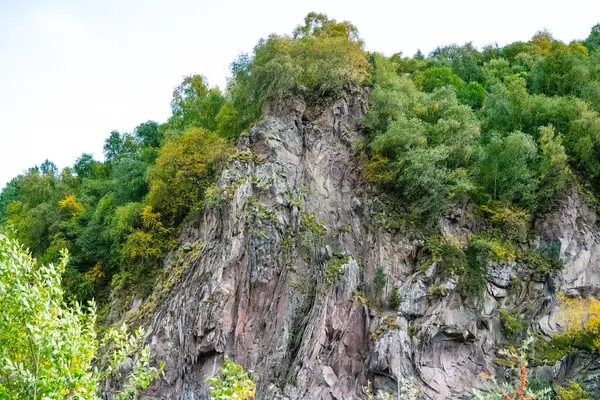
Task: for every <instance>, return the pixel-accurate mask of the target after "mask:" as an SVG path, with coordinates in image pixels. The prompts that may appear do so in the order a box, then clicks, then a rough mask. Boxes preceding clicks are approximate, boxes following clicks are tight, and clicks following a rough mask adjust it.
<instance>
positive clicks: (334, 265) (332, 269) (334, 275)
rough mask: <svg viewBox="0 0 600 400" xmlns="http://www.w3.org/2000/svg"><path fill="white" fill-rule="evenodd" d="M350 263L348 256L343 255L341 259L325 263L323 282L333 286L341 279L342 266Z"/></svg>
mask: <svg viewBox="0 0 600 400" xmlns="http://www.w3.org/2000/svg"><path fill="white" fill-rule="evenodd" d="M349 261H350V256H349V255H345V256H343V257H341V258H340V257H334V258H332V259H331V260H329V262H328V263H327V267H325V281H326V282H327V284H329V285H333V284H334V283H336V282H338V281H339V280H340V279H342V275H343V274H344V265H345V264H347V263H348V262H349Z"/></svg>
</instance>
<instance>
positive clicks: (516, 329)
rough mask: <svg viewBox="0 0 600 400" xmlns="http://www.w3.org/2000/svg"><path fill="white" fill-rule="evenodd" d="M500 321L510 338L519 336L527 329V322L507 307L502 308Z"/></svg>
mask: <svg viewBox="0 0 600 400" xmlns="http://www.w3.org/2000/svg"><path fill="white" fill-rule="evenodd" d="M499 316H500V322H501V323H502V327H503V328H504V330H505V331H506V333H507V335H508V337H509V338H515V337H518V336H519V335H520V334H521V333H523V332H524V331H525V328H526V326H525V324H524V323H523V322H522V321H521V320H520V319H519V318H518V317H517V316H515V315H514V314H513V313H511V312H510V311H509V310H507V309H506V308H502V309H500V313H499Z"/></svg>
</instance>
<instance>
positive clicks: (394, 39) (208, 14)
mask: <svg viewBox="0 0 600 400" xmlns="http://www.w3.org/2000/svg"><path fill="white" fill-rule="evenodd" d="M310 11H317V12H324V13H326V14H328V16H329V17H331V18H335V19H337V20H349V21H351V22H353V23H354V24H355V25H356V26H357V27H358V29H359V32H360V34H361V36H362V37H363V39H364V40H365V42H366V44H367V47H368V49H369V50H375V51H382V52H384V53H386V54H388V55H389V54H392V53H394V52H397V51H402V52H403V53H404V54H405V55H412V54H414V52H415V51H416V50H417V49H418V48H420V49H421V50H422V51H423V52H424V53H428V52H429V51H431V50H432V49H433V48H435V47H437V46H438V45H445V44H452V43H459V44H462V43H464V42H466V41H473V42H474V44H475V45H477V46H479V47H481V46H483V45H485V44H488V43H492V42H497V43H498V44H500V45H504V44H506V43H510V42H512V41H515V40H527V39H529V38H530V37H531V36H532V35H533V34H534V33H535V32H536V31H538V30H540V29H543V28H547V29H548V30H550V31H551V32H552V33H553V34H554V36H555V37H557V38H559V39H561V40H564V41H570V40H572V39H581V38H585V37H587V35H588V34H589V31H590V28H591V27H592V26H593V25H594V24H596V23H597V22H599V21H600V1H598V0H570V1H568V2H567V1H557V0H504V1H493V2H492V1H488V0H410V1H406V0H395V1H380V0H369V1H366V0H358V1H356V0H345V1H329V0H301V1H298V0H296V1H285V0H277V1H269V0H237V1H233V0H212V1H206V0H204V1H202V0H196V1H193V0H163V1H157V0H96V1H88V0H71V1H68V0H40V1H34V0H0V187H2V186H3V185H4V183H5V182H8V181H9V180H10V179H11V178H12V177H13V176H15V175H17V174H19V173H21V172H23V171H24V170H25V169H27V168H29V167H31V166H33V165H35V164H40V163H41V162H43V160H44V159H46V158H48V159H50V160H51V161H54V162H55V163H56V164H57V165H58V167H59V168H63V167H65V166H67V165H70V164H72V163H73V161H74V160H75V159H76V158H77V157H78V156H79V155H80V154H81V153H83V152H88V153H93V154H94V156H95V157H96V158H102V146H103V143H104V139H105V138H106V137H107V136H108V134H109V132H110V131H111V130H113V129H117V130H119V131H121V132H127V131H131V130H132V129H133V128H134V127H135V126H136V125H137V124H139V123H141V122H145V121H147V120H150V119H152V120H155V121H158V122H163V121H164V120H166V118H167V117H168V115H169V112H170V107H169V102H170V100H171V94H172V91H173V88H174V87H175V86H177V85H178V84H179V82H180V81H181V78H182V77H183V76H184V75H188V74H193V73H201V74H204V75H205V76H206V77H208V79H209V81H210V82H211V84H214V85H219V86H220V87H223V86H224V84H225V78H226V77H227V75H228V66H229V63H230V62H231V61H232V60H233V59H234V58H236V57H237V55H238V54H239V53H240V52H249V51H251V50H252V47H253V46H254V44H255V43H256V42H257V40H258V39H259V38H261V37H265V36H267V35H268V34H269V33H273V32H275V33H290V32H291V31H292V30H293V28H294V27H295V26H296V25H298V24H300V23H301V22H302V19H303V18H304V16H305V15H306V14H307V13H308V12H310Z"/></svg>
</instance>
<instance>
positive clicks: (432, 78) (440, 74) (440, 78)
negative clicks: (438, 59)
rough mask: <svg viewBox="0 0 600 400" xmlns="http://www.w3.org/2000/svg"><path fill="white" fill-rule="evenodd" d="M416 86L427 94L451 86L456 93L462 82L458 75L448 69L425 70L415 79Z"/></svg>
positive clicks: (433, 68)
mask: <svg viewBox="0 0 600 400" xmlns="http://www.w3.org/2000/svg"><path fill="white" fill-rule="evenodd" d="M415 81H416V82H417V85H418V86H419V87H420V88H421V89H422V90H423V91H424V92H427V93H431V92H433V91H434V90H435V89H438V88H442V87H444V86H452V87H453V88H454V89H455V90H456V91H458V90H460V89H461V88H462V87H463V85H464V82H463V81H462V79H460V77H459V76H458V75H456V74H455V73H454V72H452V69H450V68H448V67H432V68H427V69H426V70H425V71H424V72H423V73H422V74H420V75H418V76H417V77H416V78H415Z"/></svg>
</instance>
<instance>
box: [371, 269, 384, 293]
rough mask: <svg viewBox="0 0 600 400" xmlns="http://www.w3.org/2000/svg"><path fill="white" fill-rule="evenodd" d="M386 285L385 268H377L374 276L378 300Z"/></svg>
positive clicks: (374, 286) (374, 287)
mask: <svg viewBox="0 0 600 400" xmlns="http://www.w3.org/2000/svg"><path fill="white" fill-rule="evenodd" d="M386 284H387V277H386V276H385V271H384V269H383V267H377V268H375V274H374V275H373V291H374V292H375V297H376V298H379V297H380V296H381V294H382V293H383V289H385V285H386Z"/></svg>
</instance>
